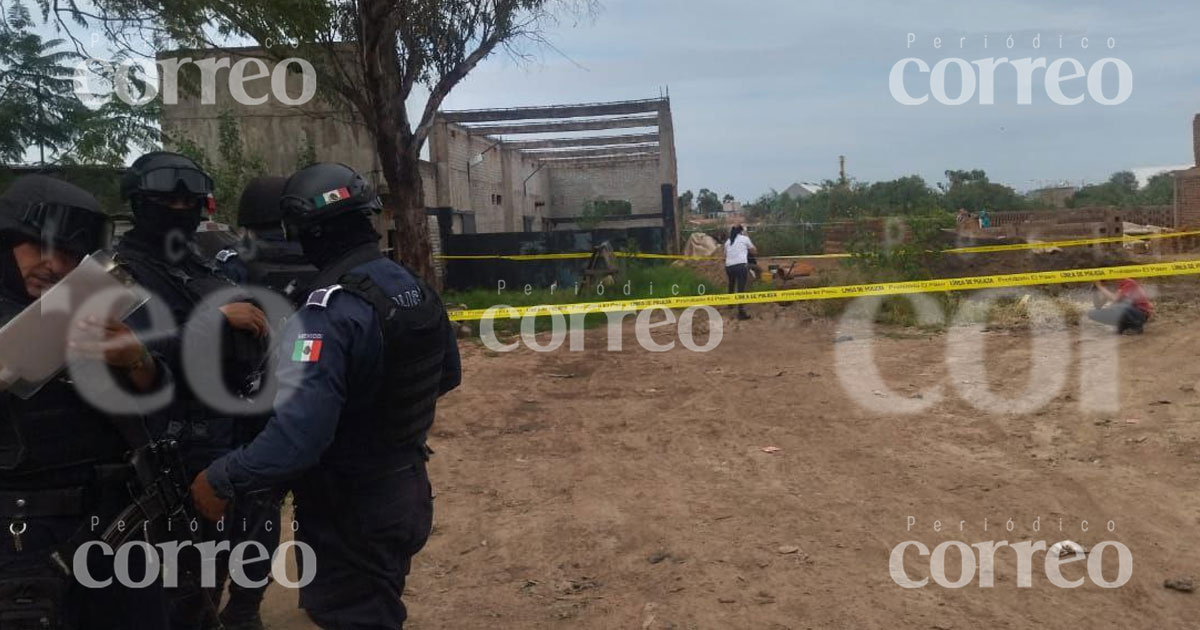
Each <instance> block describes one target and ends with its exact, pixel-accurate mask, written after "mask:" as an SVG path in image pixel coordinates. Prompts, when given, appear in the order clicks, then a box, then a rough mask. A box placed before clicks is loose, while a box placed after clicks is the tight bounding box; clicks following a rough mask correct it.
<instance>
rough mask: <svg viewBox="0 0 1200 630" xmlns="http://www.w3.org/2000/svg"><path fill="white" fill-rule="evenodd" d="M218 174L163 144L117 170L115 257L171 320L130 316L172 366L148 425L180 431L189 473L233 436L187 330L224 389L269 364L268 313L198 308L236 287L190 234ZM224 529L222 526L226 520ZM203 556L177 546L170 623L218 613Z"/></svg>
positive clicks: (181, 625) (237, 307)
mask: <svg viewBox="0 0 1200 630" xmlns="http://www.w3.org/2000/svg"><path fill="white" fill-rule="evenodd" d="M211 192H212V180H211V178H209V176H208V175H207V174H205V173H204V172H203V171H202V170H201V169H200V167H199V166H198V165H197V164H196V163H195V162H193V161H192V160H190V159H189V158H187V157H184V156H182V155H179V154H176V153H169V152H164V151H157V152H153V153H148V154H146V155H143V156H141V157H140V158H138V159H137V160H136V161H134V163H133V165H132V166H131V167H130V169H129V171H128V172H127V173H126V174H125V176H124V177H123V178H122V180H121V193H122V195H123V196H124V197H126V198H127V199H129V202H130V207H131V209H132V211H133V224H134V227H133V229H132V230H131V231H130V232H129V233H128V234H126V235H125V236H124V238H122V239H121V242H120V244H119V245H118V247H117V260H118V262H119V263H121V264H122V265H123V266H124V267H125V268H126V269H127V270H128V271H129V272H130V275H132V276H133V278H134V279H135V280H136V281H137V282H138V284H140V285H141V286H143V287H145V288H146V289H148V290H149V291H150V292H151V294H152V295H153V296H154V298H153V300H158V301H159V302H160V303H161V304H163V305H165V306H166V307H167V309H168V310H169V312H170V314H171V316H172V318H173V319H174V322H175V325H176V326H175V328H174V329H173V330H162V327H161V326H160V325H158V323H156V322H153V321H151V320H150V311H149V310H148V309H143V311H139V313H135V314H134V316H133V317H132V318H131V320H130V321H131V322H134V323H135V328H136V329H138V330H139V333H140V334H147V337H146V338H147V339H153V341H148V345H149V346H150V347H151V349H152V350H156V351H158V352H160V353H161V354H162V356H163V357H164V358H165V360H166V362H167V365H168V367H169V369H170V370H171V372H172V373H173V374H175V375H176V381H177V386H176V389H175V400H174V402H173V404H172V406H171V408H170V409H169V410H168V411H167V412H165V413H162V414H158V415H157V416H156V417H155V422H154V423H153V426H152V427H151V432H152V433H153V434H154V437H155V438H157V439H169V440H174V441H177V442H178V444H179V445H180V452H181V456H182V458H183V464H184V468H185V469H186V470H187V472H188V474H189V476H191V475H194V474H196V473H197V472H199V471H200V470H202V469H204V467H206V466H207V465H208V464H209V463H210V462H212V461H213V460H214V459H216V458H217V457H219V456H221V455H223V454H225V453H227V452H229V451H230V450H231V449H232V448H233V446H234V426H235V423H236V422H237V418H236V417H235V414H232V413H229V412H227V411H220V410H216V409H212V408H211V407H210V406H209V405H208V404H206V403H205V402H203V399H202V398H201V397H200V396H199V395H198V392H197V389H198V387H197V385H196V383H195V382H190V383H189V380H190V379H189V378H184V376H187V377H191V378H193V379H194V378H195V377H196V372H195V371H192V372H191V373H189V372H188V371H187V370H186V369H185V368H184V363H185V357H184V356H183V339H184V337H185V335H197V336H198V338H199V341H198V342H197V347H201V348H219V349H220V352H221V366H222V368H223V369H222V372H223V375H222V378H223V382H222V383H220V384H217V385H216V386H218V387H219V386H221V385H223V386H224V387H225V388H226V391H227V392H230V393H232V394H237V395H252V394H253V393H254V392H253V391H251V388H252V387H253V385H252V384H254V383H257V382H259V379H258V374H257V372H258V371H259V370H261V369H262V367H263V365H264V364H265V362H264V360H263V357H264V353H265V351H266V341H265V339H266V337H267V334H268V331H269V326H268V323H267V319H266V316H265V315H264V314H263V312H262V311H261V310H260V309H259V308H258V307H257V306H255V305H254V304H252V303H250V302H249V301H242V300H240V299H238V300H236V301H234V300H233V298H231V301H229V302H227V303H225V304H224V305H223V306H220V307H218V308H212V309H200V308H198V307H199V306H200V303H201V301H202V300H204V298H205V297H206V296H208V295H211V294H213V293H214V292H216V291H220V290H223V289H229V288H235V287H236V285H234V284H233V282H232V281H230V280H229V279H228V278H226V277H225V276H224V275H222V274H221V273H220V272H219V271H218V270H217V269H216V268H215V267H214V266H213V265H212V264H210V263H209V262H208V261H207V260H205V259H204V258H202V257H201V256H200V254H199V253H198V250H197V249H196V246H195V243H194V238H195V233H196V229H197V227H199V225H200V222H201V220H202V219H203V210H204V207H205V204H206V202H207V199H208V196H209V194H210V193H211ZM222 529H224V528H222ZM224 536H225V534H224V533H222V532H219V531H217V528H215V527H208V528H207V529H206V530H204V531H201V532H199V538H200V539H201V540H218V539H221V538H223V537H224ZM200 568H201V566H200V558H199V555H198V553H196V552H195V550H194V547H189V548H185V549H183V551H182V552H181V554H180V572H181V577H180V587H179V588H178V589H175V590H172V591H171V592H169V593H168V597H169V599H170V600H171V603H170V613H171V623H172V627H173V628H175V629H176V630H195V629H198V628H200V627H201V624H202V622H204V620H205V619H207V620H208V622H209V623H211V622H212V621H213V618H214V617H215V613H216V611H215V607H214V602H213V600H214V599H215V596H216V593H212V592H209V593H205V592H202V591H201V590H200Z"/></svg>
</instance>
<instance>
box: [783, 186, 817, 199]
mask: <svg viewBox="0 0 1200 630" xmlns="http://www.w3.org/2000/svg"><path fill="white" fill-rule="evenodd" d="M820 190H821V186H820V185H819V184H810V183H808V182H797V183H795V184H792V185H791V186H788V187H787V190H785V191H783V194H785V195H787V196H789V197H791V198H792V199H797V200H800V201H803V200H805V199H808V198H809V197H811V196H813V195H815V194H817V192H819V191H820Z"/></svg>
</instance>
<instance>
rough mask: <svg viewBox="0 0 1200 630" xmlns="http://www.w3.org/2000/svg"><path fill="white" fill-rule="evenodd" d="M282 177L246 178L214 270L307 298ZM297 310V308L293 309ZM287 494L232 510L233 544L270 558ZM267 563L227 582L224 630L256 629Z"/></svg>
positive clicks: (263, 494) (250, 431) (241, 437)
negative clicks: (255, 546)
mask: <svg viewBox="0 0 1200 630" xmlns="http://www.w3.org/2000/svg"><path fill="white" fill-rule="evenodd" d="M285 183H287V178H286V177H256V178H254V179H252V180H250V183H249V184H247V186H246V189H245V190H244V191H243V192H242V197H241V200H240V202H239V203H238V217H237V224H238V227H240V228H242V229H243V230H245V237H244V241H243V243H242V245H241V246H240V247H236V248H235V247H230V248H226V249H223V250H221V251H220V252H217V255H216V256H215V259H216V263H217V266H218V267H219V268H220V269H221V270H222V271H224V272H225V274H226V275H227V276H229V277H230V278H232V279H233V280H234V281H235V282H237V283H238V284H249V285H253V286H257V287H262V288H265V289H268V290H270V291H274V292H275V293H278V294H279V295H280V296H282V297H284V298H285V299H287V300H288V301H290V302H292V303H295V302H296V300H299V299H303V298H304V297H307V295H308V294H307V293H305V292H303V288H304V287H307V286H308V284H309V283H310V282H311V281H312V279H313V277H314V276H316V274H317V268H316V267H314V266H313V265H312V264H310V263H309V262H308V259H307V258H305V257H304V251H303V250H301V249H300V243H297V242H295V241H288V240H287V238H286V236H285V235H284V233H283V214H282V212H281V211H280V209H279V199H280V197H282V196H283V186H284V184H285ZM297 306H298V305H297ZM267 418H269V415H268V416H265V417H262V418H261V421H257V422H256V421H248V420H247V421H242V422H239V423H238V424H237V426H236V427H235V440H236V442H237V443H238V444H248V443H250V442H251V441H252V440H253V439H254V437H255V436H257V435H258V433H259V432H261V431H262V429H263V427H264V426H265V424H266V420H267ZM285 494H286V492H285V491H284V490H283V489H282V488H278V487H275V488H267V489H264V490H260V491H258V492H252V493H249V494H248V495H246V496H245V497H243V498H242V499H241V500H239V501H237V502H236V503H235V504H234V507H233V519H232V522H231V524H230V534H231V536H232V537H233V543H234V544H235V545H236V544H237V543H238V542H240V541H242V540H253V541H257V542H258V543H260V544H261V545H262V546H263V547H264V548H265V549H266V550H267V553H268V554H270V555H274V553H275V550H276V549H277V548H278V547H279V533H280V519H279V513H280V506H281V504H282V502H283V497H284V495H285ZM270 568H271V567H270V565H269V564H268V563H258V564H252V565H249V566H247V567H246V577H247V579H248V580H249V581H251V582H253V583H260V582H261V583H263V585H262V586H259V587H244V586H242V585H240V584H239V583H238V582H237V581H230V583H229V599H228V601H227V602H226V603H225V607H224V608H223V609H222V610H221V621H222V622H223V623H224V624H225V628H226V630H261V629H262V627H263V625H262V619H261V617H260V615H259V607H260V606H261V604H262V600H263V596H264V594H265V593H266V590H267V585H266V583H265V580H266V579H267V578H268V577H269V573H270Z"/></svg>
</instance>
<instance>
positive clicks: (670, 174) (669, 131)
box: [658, 99, 680, 252]
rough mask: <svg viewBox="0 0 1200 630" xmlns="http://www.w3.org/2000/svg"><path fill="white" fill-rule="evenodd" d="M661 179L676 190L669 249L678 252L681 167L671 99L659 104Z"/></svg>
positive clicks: (668, 239) (669, 233)
mask: <svg viewBox="0 0 1200 630" xmlns="http://www.w3.org/2000/svg"><path fill="white" fill-rule="evenodd" d="M658 146H659V152H660V156H659V160H658V167H659V181H660V182H661V183H662V184H664V185H666V184H670V186H671V189H672V190H673V191H675V199H674V204H675V211H674V212H672V213H671V215H672V216H671V219H672V220H671V223H672V224H671V225H670V226H667V227H668V233H667V234H666V236H667V238H666V239H665V240H666V241H667V251H669V252H678V251H679V248H680V244H679V168H678V165H677V164H676V162H675V123H674V121H673V120H672V119H671V100H670V99H663V100H662V102H661V103H660V104H659V106H658ZM664 218H665V217H664Z"/></svg>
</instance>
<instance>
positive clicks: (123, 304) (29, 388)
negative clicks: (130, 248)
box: [0, 252, 149, 399]
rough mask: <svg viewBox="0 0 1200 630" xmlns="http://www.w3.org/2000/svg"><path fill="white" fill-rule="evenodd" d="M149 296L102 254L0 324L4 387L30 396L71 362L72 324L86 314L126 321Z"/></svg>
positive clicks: (1, 387)
mask: <svg viewBox="0 0 1200 630" xmlns="http://www.w3.org/2000/svg"><path fill="white" fill-rule="evenodd" d="M148 300H149V295H148V294H147V293H146V292H145V291H144V290H143V289H141V288H140V287H138V286H137V285H136V284H135V283H134V282H133V280H132V279H131V278H130V277H129V276H128V275H127V274H126V273H125V272H124V270H122V269H121V268H120V267H119V266H117V264H116V263H115V262H113V260H112V257H111V256H109V255H108V254H106V253H104V252H97V253H95V254H92V255H91V256H87V257H86V258H84V259H83V261H82V262H80V263H79V266H78V267H76V268H75V270H74V271H72V272H71V273H69V274H67V276H66V277H65V278H63V279H62V280H61V281H60V282H59V283H58V284H56V285H54V286H53V287H51V288H50V290H48V291H46V292H45V293H44V294H43V295H42V297H41V298H39V299H38V300H37V301H36V302H34V303H33V304H31V305H29V307H28V308H26V309H25V310H24V311H21V313H20V314H18V315H17V316H16V317H14V318H13V319H12V320H11V321H9V322H8V323H7V324H5V326H4V327H3V328H0V391H4V392H6V393H9V394H13V395H15V396H19V397H20V398H26V399H27V398H30V397H32V396H33V395H34V394H36V393H38V391H40V390H41V388H42V387H43V386H44V385H45V384H46V383H48V382H50V381H51V380H53V379H54V378H55V377H56V376H58V374H59V372H61V371H62V370H63V369H64V368H65V367H66V366H67V339H68V337H70V336H71V334H70V333H71V327H72V326H75V325H76V324H77V323H78V322H80V321H82V320H83V319H84V318H87V317H95V318H97V319H99V320H105V319H109V318H115V319H118V320H123V319H125V318H126V317H129V315H130V314H131V313H133V312H134V311H135V310H137V309H138V308H140V307H141V306H142V305H143V304H145V303H146V302H147V301H148Z"/></svg>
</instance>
